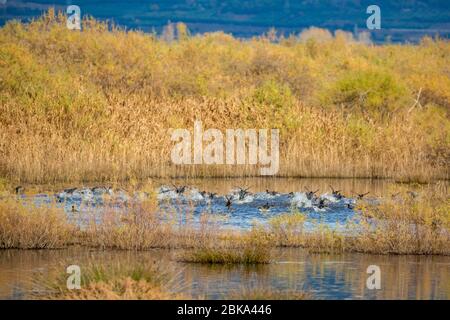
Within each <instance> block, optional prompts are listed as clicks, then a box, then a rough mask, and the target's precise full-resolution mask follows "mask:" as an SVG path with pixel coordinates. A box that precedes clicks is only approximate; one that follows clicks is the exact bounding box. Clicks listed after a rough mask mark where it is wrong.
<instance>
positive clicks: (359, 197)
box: [352, 191, 370, 200]
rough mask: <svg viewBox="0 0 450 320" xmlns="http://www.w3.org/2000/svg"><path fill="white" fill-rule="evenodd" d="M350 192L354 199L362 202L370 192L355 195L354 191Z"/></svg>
mask: <svg viewBox="0 0 450 320" xmlns="http://www.w3.org/2000/svg"><path fill="white" fill-rule="evenodd" d="M352 192H353V193H354V194H355V195H356V198H357V199H358V200H362V199H363V198H364V197H365V196H367V195H368V194H369V193H370V192H367V193H356V192H354V191H352Z"/></svg>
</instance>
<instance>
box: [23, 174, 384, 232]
mask: <svg viewBox="0 0 450 320" xmlns="http://www.w3.org/2000/svg"><path fill="white" fill-rule="evenodd" d="M153 184H154V187H153V188H152V190H148V189H146V191H145V192H144V191H143V190H140V189H139V186H135V187H134V188H129V186H123V188H117V187H116V188H109V187H104V186H92V185H91V186H78V187H77V188H69V187H67V186H65V187H63V186H61V187H59V189H58V188H53V189H52V190H49V191H43V190H45V188H43V187H41V188H40V189H41V190H40V192H38V193H37V194H32V195H29V194H28V195H21V196H19V198H20V199H21V200H22V201H24V202H25V203H26V202H31V203H33V204H35V205H48V204H50V203H55V202H56V205H57V206H60V207H63V208H64V209H65V211H66V212H67V215H68V216H69V217H70V219H71V220H72V221H73V222H74V223H77V224H79V225H81V226H83V225H85V224H86V223H88V221H91V220H92V218H93V217H94V218H95V219H96V220H97V221H98V222H99V223H100V222H101V220H102V217H103V216H104V215H105V214H110V213H111V211H117V212H118V213H121V214H127V212H128V207H129V206H130V205H132V204H136V203H140V202H142V201H145V200H146V199H148V198H149V197H150V196H151V195H150V193H154V195H155V196H156V198H157V199H158V205H159V209H160V210H159V212H160V213H164V214H163V215H162V216H165V215H166V213H167V212H174V213H175V216H176V221H177V222H179V223H181V224H183V223H188V222H189V223H193V224H195V223H198V222H199V218H200V216H201V215H202V214H203V213H208V214H210V215H211V217H214V218H215V219H214V220H218V221H219V222H218V223H219V224H220V227H221V228H223V229H233V230H245V229H249V228H251V227H252V226H253V225H254V224H255V223H260V224H264V223H267V221H268V220H269V219H270V218H273V217H276V216H279V215H281V214H284V213H289V212H292V211H301V212H302V213H304V214H305V215H306V217H307V222H306V223H305V228H306V229H308V228H309V229H311V228H313V227H314V226H315V225H317V223H320V224H325V225H327V226H328V227H330V228H332V229H335V230H341V229H343V226H344V225H345V224H346V222H347V221H349V220H351V219H353V218H354V217H355V216H357V212H355V210H354V206H355V204H356V203H357V201H358V196H357V195H356V194H366V195H365V196H364V201H369V202H372V203H377V202H379V201H380V199H381V197H382V196H390V195H389V191H390V189H389V188H388V185H389V181H386V180H351V179H348V180H347V179H272V178H269V179H260V178H258V179H255V178H253V179H244V180H242V179H226V180H223V179H203V180H189V181H171V182H169V181H163V180H162V181H156V182H154V183H153ZM182 186H186V188H184V189H182ZM177 188H178V191H177ZM127 190H128V191H127ZM242 190H246V191H245V192H244V191H242ZM333 190H334V191H335V192H337V191H339V192H338V193H335V194H333ZM314 192H315V193H314ZM228 201H230V206H227V205H226V204H227V202H228ZM172 217H173V215H172ZM162 218H164V217H162ZM188 220H189V221H188Z"/></svg>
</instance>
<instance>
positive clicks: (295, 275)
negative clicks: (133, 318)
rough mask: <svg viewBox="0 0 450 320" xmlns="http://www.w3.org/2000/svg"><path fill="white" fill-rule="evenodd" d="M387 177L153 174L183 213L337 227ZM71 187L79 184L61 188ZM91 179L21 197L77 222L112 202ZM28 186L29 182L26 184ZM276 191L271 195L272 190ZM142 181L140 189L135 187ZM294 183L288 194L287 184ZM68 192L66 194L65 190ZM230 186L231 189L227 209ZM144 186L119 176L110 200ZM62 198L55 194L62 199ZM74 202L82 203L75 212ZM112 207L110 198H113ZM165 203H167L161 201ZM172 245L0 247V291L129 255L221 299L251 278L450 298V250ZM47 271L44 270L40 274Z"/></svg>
mask: <svg viewBox="0 0 450 320" xmlns="http://www.w3.org/2000/svg"><path fill="white" fill-rule="evenodd" d="M172 184H175V185H178V186H180V185H188V186H189V189H187V190H186V191H185V192H184V193H182V194H177V193H176V192H174V191H173V190H172V191H168V192H161V186H163V189H162V190H165V187H164V186H167V187H170V188H173V187H172ZM390 184H391V182H390V181H387V180H364V179H359V180H352V179H279V178H277V179H274V178H268V179H227V180H224V179H199V180H188V181H185V180H183V181H181V180H178V181H167V180H159V181H153V185H154V187H153V188H154V192H156V194H157V196H158V198H159V202H158V204H159V207H160V208H161V209H166V208H170V210H175V211H176V212H177V213H178V214H179V215H180V216H181V217H183V216H184V217H187V213H190V214H192V217H194V218H195V219H197V220H198V217H199V216H200V214H201V213H202V212H209V213H211V214H212V215H215V216H217V217H219V218H220V219H219V223H220V225H221V227H223V228H232V229H245V228H248V227H250V226H251V225H252V224H253V223H254V222H255V221H258V222H261V223H265V222H267V221H268V219H269V218H270V217H274V216H277V215H279V214H281V213H284V212H288V211H290V210H292V207H294V208H298V209H299V210H301V211H302V212H304V213H305V214H306V215H307V217H308V223H307V225H306V227H308V224H310V225H313V224H314V223H315V222H322V223H325V224H327V225H328V226H330V227H331V228H334V229H338V228H339V227H340V226H341V225H342V224H344V223H345V222H346V221H347V220H348V219H352V218H353V217H355V216H357V215H358V213H357V212H355V211H354V210H353V209H351V207H350V208H349V207H348V205H349V204H350V205H352V204H353V203H354V202H355V194H354V192H357V193H367V192H370V194H369V195H368V196H367V197H366V201H374V202H376V201H381V200H380V199H381V198H382V197H385V196H391V192H392V191H391V189H390V187H389V185H390ZM330 185H331V186H332V187H333V188H334V189H335V190H340V191H341V193H342V194H343V195H344V197H343V198H342V199H340V200H338V201H331V200H333V199H330V193H331V187H330ZM69 187H77V191H74V192H65V193H64V192H63V190H64V189H67V188H69ZM93 187H95V186H94V185H85V186H52V187H48V186H39V187H36V186H34V187H33V188H34V189H35V190H37V192H26V195H23V196H21V198H22V199H23V201H27V200H31V201H32V202H33V203H38V204H45V203H49V202H53V201H56V202H57V203H58V205H60V206H62V207H64V208H65V210H66V212H67V214H68V215H69V217H71V219H73V220H74V221H75V222H77V223H80V224H83V220H82V218H81V217H82V216H83V213H85V212H92V211H93V212H94V214H95V216H96V217H97V218H98V219H99V221H101V217H102V215H103V214H104V213H105V211H106V210H107V209H106V208H105V206H104V203H103V201H104V194H103V193H101V192H100V193H99V195H97V193H98V192H97V193H96V192H93V191H92V189H91V188H93ZM236 187H243V188H249V192H251V194H250V195H248V196H246V197H244V199H242V200H239V194H238V193H237V192H233V190H235V189H236ZM25 188H26V189H31V188H32V187H30V186H25ZM267 189H268V190H269V191H277V192H278V193H280V194H279V195H276V196H272V195H270V194H268V193H267V192H266V190H267ZM306 189H309V190H314V191H315V190H317V189H318V190H319V191H318V192H317V196H318V197H319V198H326V199H330V201H327V204H326V207H325V208H324V210H317V209H318V204H317V203H315V202H314V201H309V202H308V199H307V197H306V194H305V190H306ZM136 190H137V191H136ZM203 190H205V191H208V192H214V193H217V195H216V197H215V198H214V199H212V200H211V201H210V200H208V199H207V197H206V198H203V197H202V196H201V194H200V192H201V191H203ZM291 192H292V193H294V194H293V195H292V194H289V193H291ZM62 196H64V197H62ZM225 196H229V197H231V196H232V197H233V204H232V206H231V209H230V210H228V209H227V208H226V206H225V202H226V200H225ZM146 197H147V195H146V194H145V192H144V191H143V190H140V187H139V186H137V188H136V187H133V188H131V187H129V186H127V185H124V186H122V188H121V189H115V190H114V191H113V192H112V193H111V194H109V200H113V201H112V203H114V205H113V209H114V210H116V211H117V212H122V213H123V212H124V211H126V208H127V206H126V204H127V203H128V204H129V203H132V202H138V201H143V200H145V198H146ZM61 198H62V199H63V200H62V201H60V202H58V200H60V199H61ZM266 203H269V205H270V206H273V207H272V208H271V210H270V212H266V213H261V212H260V210H258V207H260V206H263V205H264V204H266ZM72 206H74V207H75V208H76V210H77V211H79V212H76V213H74V212H72ZM108 210H111V208H108ZM162 211H163V210H162ZM179 221H181V222H180V223H183V219H180V220H179ZM174 254H176V252H173V251H163V250H159V251H158V250H153V251H147V252H140V253H135V252H124V251H121V252H116V251H91V250H88V249H84V250H82V249H68V250H56V251H19V250H3V251H0V298H7V299H24V298H27V297H29V295H30V292H32V290H33V289H35V284H33V283H36V279H37V274H39V273H44V275H45V274H46V273H48V272H49V270H55V269H56V270H57V271H58V272H59V273H64V271H65V267H66V266H68V265H72V264H75V265H79V266H80V267H81V269H82V270H83V266H85V265H86V263H87V262H88V261H93V262H95V263H96V264H97V263H108V262H114V261H120V262H122V263H123V262H126V263H127V264H133V263H137V262H138V261H142V260H144V261H153V260H157V261H162V263H163V264H165V265H166V266H167V269H173V271H174V273H175V274H177V276H176V280H175V281H174V283H176V285H175V287H173V288H172V290H174V291H177V292H184V293H188V294H189V295H192V296H193V297H201V298H213V299H220V298H224V297H227V296H228V295H230V294H239V292H241V291H242V290H249V289H251V288H255V287H258V288H261V287H262V288H265V289H268V288H271V289H274V290H291V291H292V290H298V291H307V292H310V293H312V294H313V295H314V298H316V299H449V298H450V276H449V275H450V257H441V256H428V257H426V256H377V255H363V254H342V255H309V254H307V253H305V252H304V251H302V250H301V249H282V250H281V249H280V250H278V251H276V252H275V257H276V258H275V259H274V261H273V263H271V264H269V265H259V266H243V265H239V266H210V265H200V264H186V263H179V262H176V261H175V259H174ZM369 265H378V266H379V267H380V268H381V279H382V280H381V281H382V282H381V284H382V288H381V290H369V289H367V287H366V280H367V277H368V276H369V275H368V274H367V273H366V270H367V267H368V266H369ZM44 278H45V276H44Z"/></svg>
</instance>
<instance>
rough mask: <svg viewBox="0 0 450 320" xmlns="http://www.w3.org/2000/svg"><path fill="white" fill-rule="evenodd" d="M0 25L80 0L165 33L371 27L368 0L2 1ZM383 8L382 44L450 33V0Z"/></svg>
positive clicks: (85, 8)
mask: <svg viewBox="0 0 450 320" xmlns="http://www.w3.org/2000/svg"><path fill="white" fill-rule="evenodd" d="M5 1H6V3H5V4H0V24H2V25H3V24H4V23H5V21H7V20H10V19H21V20H23V21H26V20H28V19H30V18H33V17H37V16H39V15H41V14H42V13H43V12H44V11H45V10H46V9H47V8H48V7H50V6H54V7H56V8H57V9H60V10H64V9H65V7H66V6H67V5H68V4H77V5H78V6H80V7H81V9H82V14H83V15H86V14H88V15H93V16H94V17H96V18H98V19H109V20H112V21H114V22H115V23H117V24H120V25H122V26H126V27H128V28H133V29H142V30H144V31H152V30H155V31H157V32H160V31H161V29H162V27H163V26H164V25H166V24H167V22H168V21H172V22H179V21H182V22H185V23H187V24H188V26H189V29H190V30H191V32H193V33H203V32H209V31H217V30H223V31H225V32H228V33H232V34H233V35H234V36H238V37H251V36H254V35H258V34H262V33H264V32H266V31H267V30H268V29H269V28H271V27H275V28H276V29H277V30H279V32H280V33H284V34H289V33H297V32H299V31H300V30H301V29H304V28H306V27H310V26H317V27H321V28H327V29H330V30H336V29H343V30H347V31H354V30H355V29H359V30H364V29H365V28H366V19H367V16H368V15H367V14H366V8H367V6H368V5H370V4H373V1H367V0H331V1H318V0H304V1H300V0H298V1H294V0H220V1H219V0H151V1H142V0H128V1H113V0H100V1H91V0H78V1H47V0H34V1H32V2H28V1H18V0H3V1H1V2H5ZM376 3H377V4H378V5H379V6H380V7H381V9H382V30H380V31H376V32H372V38H373V39H374V40H375V41H377V42H383V41H385V40H387V39H389V40H391V41H394V42H405V41H411V42H416V41H418V40H419V39H420V38H421V37H422V36H423V35H436V34H439V35H440V36H441V37H444V38H448V37H449V36H450V1H438V0H422V1H415V0H409V1H387V0H378V1H376Z"/></svg>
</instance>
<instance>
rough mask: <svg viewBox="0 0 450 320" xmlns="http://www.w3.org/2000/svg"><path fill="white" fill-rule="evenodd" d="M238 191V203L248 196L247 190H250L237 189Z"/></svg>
mask: <svg viewBox="0 0 450 320" xmlns="http://www.w3.org/2000/svg"><path fill="white" fill-rule="evenodd" d="M238 189H239V191H238V195H239V201H242V200H244V199H245V197H246V196H247V195H248V194H250V192H248V190H250V188H245V189H244V188H241V187H238Z"/></svg>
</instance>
